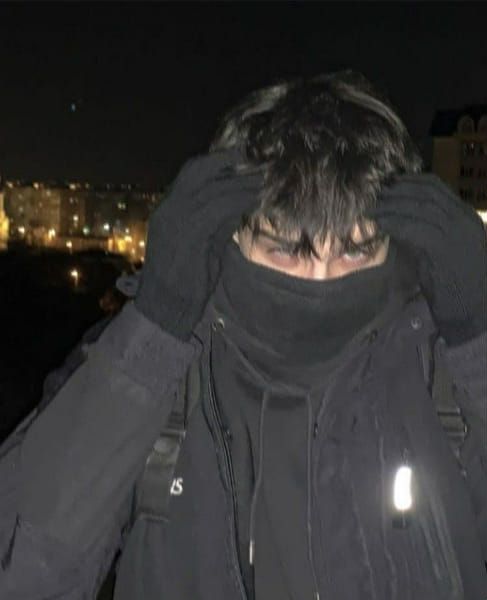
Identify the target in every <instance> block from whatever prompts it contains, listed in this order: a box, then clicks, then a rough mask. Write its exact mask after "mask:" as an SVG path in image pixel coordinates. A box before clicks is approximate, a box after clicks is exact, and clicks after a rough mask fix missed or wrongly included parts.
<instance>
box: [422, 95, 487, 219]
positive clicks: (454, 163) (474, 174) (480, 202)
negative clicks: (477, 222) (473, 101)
mask: <svg viewBox="0 0 487 600" xmlns="http://www.w3.org/2000/svg"><path fill="white" fill-rule="evenodd" d="M431 135H432V137H433V157H432V170H433V172H434V173H436V174H437V175H438V176H439V177H441V179H443V181H445V182H446V183H448V184H449V185H450V186H451V187H452V188H453V189H454V190H455V191H456V192H457V193H458V194H459V196H460V197H461V198H463V200H465V201H466V202H468V203H469V204H472V205H473V206H474V208H476V209H477V210H478V211H481V212H482V213H483V217H484V220H485V217H486V216H487V213H486V212H485V211H487V105H485V104H484V105H474V106H467V107H465V108H463V109H461V110H440V111H437V112H436V114H435V116H434V119H433V123H432V125H431Z"/></svg>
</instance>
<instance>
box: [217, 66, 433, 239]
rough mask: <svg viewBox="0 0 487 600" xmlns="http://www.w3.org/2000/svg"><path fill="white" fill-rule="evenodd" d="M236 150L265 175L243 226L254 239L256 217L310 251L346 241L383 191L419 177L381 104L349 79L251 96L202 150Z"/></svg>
mask: <svg viewBox="0 0 487 600" xmlns="http://www.w3.org/2000/svg"><path fill="white" fill-rule="evenodd" d="M235 145H240V146H242V148H243V150H244V153H245V157H246V164H247V165H252V166H254V167H255V166H260V167H262V168H263V171H264V189H263V192H262V196H261V204H260V208H259V209H258V210H257V211H256V213H254V214H253V215H245V216H244V221H243V226H250V228H251V229H252V230H253V231H254V232H255V231H256V230H257V229H258V226H259V223H260V222H261V220H262V217H263V218H264V219H267V220H268V221H269V222H270V223H271V225H272V226H273V227H274V228H275V229H276V230H277V231H279V232H280V233H284V234H294V235H295V234H296V233H300V234H301V240H302V242H303V244H304V246H305V247H308V248H311V249H312V248H313V240H315V239H316V238H317V237H318V239H320V240H322V241H323V240H324V238H325V237H326V236H327V234H330V235H331V236H332V237H333V238H334V239H337V240H339V241H341V242H345V241H346V240H349V238H350V233H351V230H352V227H353V225H354V224H355V223H358V224H359V225H361V224H363V219H364V214H365V213H366V211H367V210H368V209H370V208H372V207H373V206H374V204H375V202H376V199H377V195H378V193H379V191H380V189H381V188H382V186H384V185H386V184H388V183H390V182H391V181H392V180H393V179H394V177H395V176H397V175H400V174H403V173H415V172H418V171H419V170H420V169H421V159H420V156H419V154H418V152H417V150H416V148H415V146H414V144H413V142H412V140H411V138H410V136H409V134H408V132H407V130H406V127H405V126H404V124H403V123H402V121H401V120H400V118H399V117H398V116H397V114H396V113H395V112H394V110H393V109H392V107H391V105H390V104H389V102H388V101H387V100H385V98H384V97H383V96H382V95H381V94H379V92H378V91H377V90H375V89H374V88H373V86H372V85H371V84H370V83H369V82H368V81H367V80H366V79H365V77H363V76H362V75H360V74H358V73H354V72H352V71H343V72H338V73H332V74H329V75H321V76H318V77H315V78H313V79H308V80H306V79H301V80H296V81H291V82H285V83H281V84H279V85H274V86H271V87H267V88H264V89H261V90H258V91H256V92H253V93H252V94H250V95H249V96H247V97H246V98H245V99H244V100H243V102H242V103H241V104H239V105H238V106H237V107H235V108H234V109H233V110H231V111H230V112H229V113H228V114H227V115H226V116H225V118H224V119H223V122H222V124H221V126H220V128H219V131H218V132H217V135H216V137H215V140H214V141H213V144H212V146H211V149H212V150H215V151H217V150H223V149H227V148H230V147H232V146H235Z"/></svg>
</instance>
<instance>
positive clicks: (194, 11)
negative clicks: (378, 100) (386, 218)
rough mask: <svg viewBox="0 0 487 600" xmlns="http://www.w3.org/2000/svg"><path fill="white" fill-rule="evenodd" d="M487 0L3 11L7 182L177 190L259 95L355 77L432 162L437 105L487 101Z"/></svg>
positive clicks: (1, 92) (0, 139)
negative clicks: (193, 163) (386, 100)
mask: <svg viewBox="0 0 487 600" xmlns="http://www.w3.org/2000/svg"><path fill="white" fill-rule="evenodd" d="M486 31H487V4H486V3H483V2H474V3H467V2H456V3H443V2H421V3H416V2H407V3H400V2H387V3H378V2H376V3H367V2H362V3H360V4H355V3H352V2H341V3H333V2H324V3H317V2H316V3H315V2H310V3H304V2H294V3H281V2H269V3H265V2H247V3H239V2H223V3H222V2H220V3H207V2H197V3H183V2H179V3H157V4H156V3H149V4H142V3H128V4H118V3H107V4H102V3H96V2H95V3H86V4H81V3H80V4H76V3H58V4H44V3H41V2H36V3H33V4H25V3H12V4H5V3H2V4H0V78H1V79H0V174H3V175H4V176H6V177H21V178H25V179H30V180H36V179H41V180H42V179H74V180H88V181H92V182H95V183H99V182H108V181H113V182H136V183H141V184H143V185H145V186H149V187H159V186H162V185H164V184H166V183H167V182H168V181H169V180H170V179H171V178H172V177H173V176H174V175H175V173H176V172H177V169H178V168H179V167H180V166H181V164H182V162H184V161H185V160H186V159H187V158H188V157H189V156H191V155H192V154H195V153H198V152H202V151H204V150H205V148H206V147H207V144H208V142H209V140H210V138H211V136H212V133H213V132H214V130H215V128H216V126H217V123H218V118H219V116H220V115H221V114H222V112H224V111H225V110H226V109H228V108H229V107H230V106H231V105H232V104H234V103H235V102H236V101H238V100H239V99H240V98H241V97H242V95H243V94H245V93H246V92H248V91H251V90H252V89H255V88H257V87H260V86H262V85H266V84H269V83H272V82H274V81H276V80H279V79H283V78H287V77H294V76H299V75H313V74H318V73H322V72H327V71H331V70H336V69H341V68H354V69H357V70H359V71H362V72H363V73H364V74H365V75H366V76H368V77H369V78H370V79H371V80H372V81H374V82H376V83H378V84H379V85H380V86H382V88H383V89H385V91H386V92H387V93H388V95H389V97H390V98H391V99H392V101H393V102H394V104H395V105H396V106H397V108H398V110H399V112H400V114H401V115H402V117H403V118H404V120H405V122H406V124H407V125H408V127H409V129H410V131H411V133H412V134H413V136H414V138H415V139H416V141H417V143H418V145H419V146H420V148H421V150H422V152H423V154H424V157H425V159H426V161H428V160H429V158H430V142H429V137H428V129H429V126H430V123H431V119H432V117H433V114H434V111H435V109H437V108H457V107H461V106H462V105H464V104H473V103H485V102H487V34H486Z"/></svg>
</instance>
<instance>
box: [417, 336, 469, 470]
mask: <svg viewBox="0 0 487 600" xmlns="http://www.w3.org/2000/svg"><path fill="white" fill-rule="evenodd" d="M419 352H420V357H421V363H422V366H423V372H424V377H425V381H426V382H427V383H428V387H429V390H430V393H431V396H432V398H433V402H434V404H435V406H436V412H437V414H438V418H439V420H440V423H441V425H442V427H443V429H444V430H445V433H446V435H447V437H448V441H449V442H450V446H451V448H452V450H453V453H454V454H455V456H456V458H457V460H460V451H461V448H462V446H463V444H464V442H465V439H466V437H467V435H468V427H467V424H466V422H465V420H464V418H463V415H462V411H461V409H460V407H459V405H458V402H457V401H456V398H455V393H456V388H455V385H454V383H453V379H452V377H451V374H450V371H449V369H448V368H447V365H446V364H445V359H444V357H443V354H442V352H441V347H440V344H439V343H436V344H434V345H432V344H431V342H429V341H425V342H424V343H423V344H422V345H421V346H420V347H419Z"/></svg>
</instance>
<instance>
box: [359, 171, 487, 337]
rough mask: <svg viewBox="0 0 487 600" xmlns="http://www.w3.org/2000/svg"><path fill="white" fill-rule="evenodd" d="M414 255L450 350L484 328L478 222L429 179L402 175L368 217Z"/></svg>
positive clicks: (485, 289)
mask: <svg viewBox="0 0 487 600" xmlns="http://www.w3.org/2000/svg"><path fill="white" fill-rule="evenodd" d="M370 217H371V218H372V219H374V220H375V221H376V222H377V224H378V225H379V227H380V228H381V229H382V230H383V231H384V232H386V233H389V234H390V236H391V237H392V238H393V239H396V240H397V241H399V242H400V243H402V244H403V245H404V246H406V247H407V248H408V250H409V251H410V252H411V253H412V254H413V255H414V256H415V257H416V259H417V262H418V272H419V277H420V283H421V286H422V288H423V292H424V294H425V297H426V299H427V300H428V303H429V305H430V308H431V311H432V313H433V316H434V318H435V320H436V323H437V326H438V329H439V332H440V334H441V335H442V336H443V338H444V339H445V340H446V342H447V343H448V344H449V345H450V346H455V345H458V344H461V343H463V342H466V341H467V340H470V339H473V338H474V337H476V336H477V335H479V334H480V333H482V332H483V331H486V330H487V239H486V232H485V230H484V227H483V224H482V221H481V219H480V218H479V217H478V215H477V214H476V213H475V211H474V210H473V209H472V208H471V207H469V206H468V205H467V204H465V203H464V202H462V201H461V200H460V199H459V198H458V197H457V196H456V195H455V194H454V193H453V192H452V191H451V190H450V189H449V188H448V187H447V186H446V185H445V184H444V183H442V182H441V181H440V180H439V179H438V178H437V177H435V176H433V175H408V176H401V177H399V178H398V179H397V181H396V183H395V184H394V185H392V186H391V187H388V188H385V189H384V190H383V191H382V193H381V196H380V197H379V199H378V204H377V208H376V209H374V210H373V211H372V212H371V213H370Z"/></svg>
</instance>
